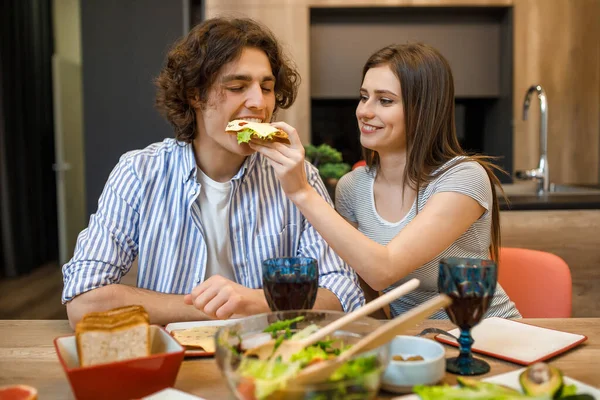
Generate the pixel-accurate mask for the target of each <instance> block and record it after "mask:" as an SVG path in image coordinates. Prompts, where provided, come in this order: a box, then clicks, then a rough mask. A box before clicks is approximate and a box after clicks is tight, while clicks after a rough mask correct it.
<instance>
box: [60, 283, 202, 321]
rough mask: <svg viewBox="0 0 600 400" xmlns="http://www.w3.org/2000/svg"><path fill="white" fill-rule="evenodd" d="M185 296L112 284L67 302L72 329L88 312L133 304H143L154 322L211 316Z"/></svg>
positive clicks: (194, 319)
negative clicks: (187, 302) (192, 304)
mask: <svg viewBox="0 0 600 400" xmlns="http://www.w3.org/2000/svg"><path fill="white" fill-rule="evenodd" d="M183 297H184V296H183V295H178V294H165V293H158V292H153V291H151V290H146V289H139V288H135V287H131V286H127V285H121V284H113V285H107V286H103V287H100V288H97V289H93V290H90V291H88V292H85V293H82V294H80V295H79V296H77V297H75V298H74V299H73V300H71V301H70V302H68V303H67V315H68V316H69V324H71V327H72V328H73V329H75V325H76V324H77V322H79V321H80V320H81V318H83V316H84V315H85V314H86V313H88V312H92V311H105V310H110V309H112V308H116V307H121V306H126V305H131V304H137V305H141V306H143V307H144V308H145V309H146V311H147V312H148V315H149V316H150V322H151V323H153V324H159V325H166V324H168V323H170V322H174V321H199V320H205V319H210V318H209V317H208V316H207V315H206V314H204V313H203V312H202V311H200V310H198V309H196V308H195V307H194V306H191V305H187V304H185V303H184V301H183Z"/></svg>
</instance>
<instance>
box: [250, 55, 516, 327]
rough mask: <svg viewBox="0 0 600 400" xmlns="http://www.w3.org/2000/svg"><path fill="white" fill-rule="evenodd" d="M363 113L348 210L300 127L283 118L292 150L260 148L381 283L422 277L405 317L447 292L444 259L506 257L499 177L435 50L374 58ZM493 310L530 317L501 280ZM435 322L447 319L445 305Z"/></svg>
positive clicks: (396, 310)
mask: <svg viewBox="0 0 600 400" xmlns="http://www.w3.org/2000/svg"><path fill="white" fill-rule="evenodd" d="M356 118H357V120H358V126H359V128H360V141H361V145H362V147H363V153H364V156H365V160H366V164H367V166H366V167H360V168H358V169H356V170H355V171H352V172H351V173H349V174H347V175H346V176H344V177H343V178H342V179H341V180H340V181H339V183H338V187H337V191H336V206H337V209H338V212H339V213H340V214H341V216H340V215H338V214H337V213H336V212H335V211H334V210H333V209H332V208H331V207H329V206H328V205H327V203H326V202H325V201H324V200H323V199H322V198H320V197H319V196H318V195H317V193H316V192H315V191H314V190H313V189H312V188H311V186H310V184H309V182H307V180H306V170H305V168H304V166H303V164H302V162H303V159H304V150H303V147H302V144H301V143H300V140H299V139H298V135H297V132H296V131H295V130H294V128H292V127H291V126H289V125H287V124H285V123H282V122H277V123H274V124H273V125H275V126H277V127H280V128H282V129H284V130H285V131H286V132H288V134H289V136H290V138H291V142H292V144H291V146H290V147H287V146H284V145H282V144H280V143H270V144H266V145H259V144H258V143H255V144H253V148H255V149H256V150H258V151H260V152H261V153H263V154H264V155H265V156H267V157H268V158H269V160H270V162H271V164H272V165H273V167H274V168H275V172H276V174H277V176H278V177H279V179H280V180H281V182H282V186H283V188H284V190H285V191H286V193H287V195H288V197H289V198H290V199H291V200H292V201H293V202H294V203H295V204H296V205H297V206H298V208H299V209H300V210H301V211H302V213H303V214H304V215H305V216H306V218H307V219H308V220H309V221H310V222H311V223H312V224H313V226H314V227H315V228H316V229H317V231H319V232H320V233H321V235H322V236H323V237H324V238H325V240H326V241H327V242H328V243H329V244H330V245H331V247H332V248H333V249H334V250H335V251H336V252H337V253H338V254H339V255H340V256H341V257H342V258H343V259H344V260H345V261H346V262H347V263H348V264H350V265H351V266H352V267H353V268H354V269H355V270H356V272H357V273H358V274H359V275H360V276H361V277H362V279H363V280H364V281H365V282H366V283H367V284H368V285H369V286H370V287H371V288H373V289H374V290H376V291H388V290H391V289H393V288H394V287H396V286H398V285H400V284H402V283H403V282H405V281H407V280H409V279H411V278H415V277H416V278H419V279H420V280H421V286H420V287H419V289H418V290H417V291H414V292H413V293H410V294H408V295H406V296H404V297H402V298H401V299H398V300H397V301H395V302H394V303H392V304H391V307H390V309H391V313H392V316H396V315H398V314H401V313H403V312H405V311H407V310H409V309H411V308H413V307H415V306H416V305H418V304H420V303H422V302H424V301H425V300H427V299H429V298H431V297H433V296H435V295H436V294H437V291H438V290H437V276H438V265H439V260H440V259H441V258H444V257H473V258H490V257H491V258H492V259H494V260H496V261H497V259H498V248H499V246H500V222H499V209H498V202H497V200H496V191H495V188H494V184H497V183H499V182H498V179H497V178H496V177H495V175H494V174H493V172H492V168H493V166H492V164H490V163H488V162H487V161H486V158H485V157H482V156H467V155H466V153H465V152H464V151H463V149H462V148H461V147H460V145H459V143H458V140H457V138H456V131H455V126H454V84H453V78H452V72H451V70H450V66H449V65H448V62H447V61H446V59H445V58H444V57H443V56H442V55H441V54H440V53H439V52H438V51H437V50H435V49H434V48H432V47H430V46H427V45H423V44H406V45H393V46H388V47H385V48H383V49H381V50H379V51H377V52H376V53H375V54H373V55H372V56H371V57H370V58H369V60H368V61H367V63H366V64H365V66H364V68H363V82H362V86H361V88H360V102H359V104H358V107H357V108H356ZM342 217H343V218H342ZM354 228H358V230H357V229H354ZM491 316H499V317H504V318H515V317H520V314H519V312H518V311H517V309H516V308H515V306H514V303H512V302H511V301H510V300H509V299H508V297H507V296H506V293H505V292H504V290H503V289H502V288H501V287H500V285H498V286H497V289H496V293H495V296H494V299H493V300H492V303H491V306H490V308H489V310H488V312H487V314H486V317H491ZM432 318H447V315H446V313H445V312H444V311H441V310H440V311H439V312H438V313H436V314H435V315H434V316H433V317H432Z"/></svg>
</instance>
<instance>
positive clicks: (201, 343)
mask: <svg viewBox="0 0 600 400" xmlns="http://www.w3.org/2000/svg"><path fill="white" fill-rule="evenodd" d="M218 330H219V327H218V326H196V327H193V328H188V329H178V330H174V331H171V335H173V337H174V338H175V340H177V341H178V342H179V344H180V345H182V346H184V347H186V348H187V349H198V348H202V349H203V350H204V351H206V352H207V353H214V352H215V350H216V348H215V334H216V333H217V331H218Z"/></svg>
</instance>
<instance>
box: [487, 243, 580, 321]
mask: <svg viewBox="0 0 600 400" xmlns="http://www.w3.org/2000/svg"><path fill="white" fill-rule="evenodd" d="M498 282H500V285H502V287H503V288H504V290H505V291H506V294H508V297H510V299H511V300H512V301H513V302H514V303H515V305H516V306H517V309H518V310H519V311H520V312H521V315H522V316H523V318H569V317H571V303H572V298H571V294H572V283H571V271H570V270H569V266H568V265H567V263H566V262H565V261H564V260H563V259H562V258H560V257H559V256H557V255H554V254H552V253H547V252H545V251H538V250H528V249H517V248H510V247H502V248H501V249H500V260H499V267H498Z"/></svg>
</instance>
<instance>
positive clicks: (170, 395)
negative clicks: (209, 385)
mask: <svg viewBox="0 0 600 400" xmlns="http://www.w3.org/2000/svg"><path fill="white" fill-rule="evenodd" d="M143 400H205V399H204V398H203V397H198V396H194V395H193V394H189V393H185V392H182V391H181V390H177V389H173V388H167V389H163V390H161V391H160V392H157V393H154V394H152V395H150V396H148V397H144V398H143Z"/></svg>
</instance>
